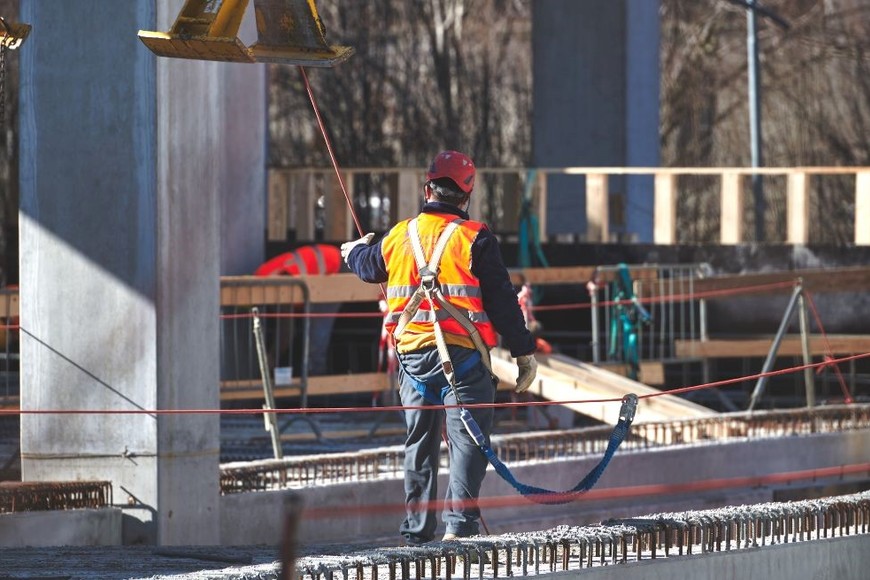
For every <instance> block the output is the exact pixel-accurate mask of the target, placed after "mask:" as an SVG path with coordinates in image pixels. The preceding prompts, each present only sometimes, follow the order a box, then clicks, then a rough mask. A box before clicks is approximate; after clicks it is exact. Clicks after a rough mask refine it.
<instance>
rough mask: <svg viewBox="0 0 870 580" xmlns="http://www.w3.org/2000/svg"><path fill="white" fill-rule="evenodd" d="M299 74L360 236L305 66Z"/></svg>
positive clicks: (383, 292) (359, 229)
mask: <svg viewBox="0 0 870 580" xmlns="http://www.w3.org/2000/svg"><path fill="white" fill-rule="evenodd" d="M299 74H301V75H302V81H303V82H304V83H305V91H306V92H307V93H308V100H309V101H311V108H312V109H314V116H315V117H317V126H318V127H320V134H321V135H323V142H324V143H326V150H327V151H328V152H329V159H330V160H331V161H332V168H333V169H334V170H335V176H336V177H337V178H338V184H339V185H340V186H341V193H343V194H344V200H345V201H346V202H347V208H348V209H349V210H350V215H351V217H352V218H353V223H354V225H355V226H356V231H357V232H359V235H360V236H364V235H366V233H365V231H363V227H362V224H361V223H360V221H359V217H357V215H356V211H355V210H354V209H353V202H352V201H351V199H350V196H349V195H348V194H347V188H346V187H345V185H344V178H342V176H341V171H340V170H339V169H338V161H337V159H336V157H335V151H333V149H332V142H331V141H330V140H329V135H328V134H327V132H326V125H324V124H323V117H321V116H320V109H319V108H318V106H317V101H316V100H315V98H314V91H312V90H311V83H309V82H308V75H307V74H305V67H303V66H300V67H299ZM379 286H380V287H381V294H383V295H384V298H386V297H387V291H386V289H385V288H384V285H383V284H379Z"/></svg>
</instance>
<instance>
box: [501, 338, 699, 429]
mask: <svg viewBox="0 0 870 580" xmlns="http://www.w3.org/2000/svg"><path fill="white" fill-rule="evenodd" d="M537 358H538V375H537V377H536V379H535V381H534V383H532V386H531V387H530V388H529V391H528V392H529V393H531V394H533V395H537V396H539V397H541V398H543V399H547V400H550V401H564V402H565V403H563V406H564V407H567V408H569V409H572V410H574V411H575V412H577V413H581V414H583V415H587V416H589V417H592V418H594V419H597V420H599V421H602V422H604V423H608V424H610V425H613V424H615V423H616V422H617V420H618V419H619V410H620V404H619V403H618V402H607V403H585V402H577V401H597V400H600V399H614V398H618V399H621V398H622V397H623V396H625V395H627V394H628V393H634V394H636V395H638V396H642V395H655V396H653V397H649V398H646V399H643V400H642V401H641V402H640V404H639V405H638V412H637V420H638V421H644V422H645V421H662V420H669V419H677V418H686V417H710V416H713V415H715V414H716V412H715V411H713V410H711V409H708V408H706V407H703V406H701V405H698V404H697V403H692V402H690V401H687V400H685V399H682V398H680V397H677V396H675V395H668V394H662V391H660V390H658V389H654V388H653V387H650V386H648V385H645V384H642V383H639V382H637V381H633V380H631V379H628V378H626V377H622V376H620V375H618V374H616V373H612V372H609V371H607V370H605V369H602V368H598V367H595V366H593V365H591V364H587V363H584V362H581V361H578V360H575V359H572V358H570V357H566V356H562V355H540V356H538V357H537ZM492 362H493V372H494V373H495V374H496V376H498V378H499V379H500V380H501V381H502V382H504V383H507V384H508V386H510V385H511V384H512V383H514V382H515V380H516V376H517V366H516V364H515V361H514V359H512V358H510V357H509V356H508V354H507V353H506V352H505V351H504V350H502V349H495V350H494V351H493V360H492Z"/></svg>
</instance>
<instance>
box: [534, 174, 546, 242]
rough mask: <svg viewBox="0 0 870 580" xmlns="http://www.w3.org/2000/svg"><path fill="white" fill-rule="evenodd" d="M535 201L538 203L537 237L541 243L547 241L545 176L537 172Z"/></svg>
mask: <svg viewBox="0 0 870 580" xmlns="http://www.w3.org/2000/svg"><path fill="white" fill-rule="evenodd" d="M535 199H536V200H537V202H538V205H537V212H538V237H539V238H540V239H541V242H546V241H547V174H546V173H542V172H540V171H538V172H537V173H536V174H535Z"/></svg>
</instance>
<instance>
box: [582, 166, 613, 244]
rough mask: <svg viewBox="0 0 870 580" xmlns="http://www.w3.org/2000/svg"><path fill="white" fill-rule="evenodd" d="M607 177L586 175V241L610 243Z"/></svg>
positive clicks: (597, 174) (593, 174) (603, 175)
mask: <svg viewBox="0 0 870 580" xmlns="http://www.w3.org/2000/svg"><path fill="white" fill-rule="evenodd" d="M607 177H608V176H607V175H606V174H603V173H589V174H587V175H586V241H588V242H609V241H610V215H609V210H610V207H609V205H608V203H609V199H608V196H609V192H608V186H607Z"/></svg>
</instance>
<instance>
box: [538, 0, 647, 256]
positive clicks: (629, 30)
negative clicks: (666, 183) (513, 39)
mask: <svg viewBox="0 0 870 580" xmlns="http://www.w3.org/2000/svg"><path fill="white" fill-rule="evenodd" d="M658 8H659V3H658V2H657V1H653V0H617V1H613V0H585V1H583V2H577V1H576V0H538V1H536V2H533V3H532V12H533V45H534V46H533V48H534V68H533V74H534V112H533V131H534V134H533V163H534V164H535V165H536V166H539V167H566V166H574V167H577V166H580V167H608V166H611V167H621V166H651V167H654V166H657V165H658V164H659V146H658V143H659V137H658V107H659V66H658V52H659V19H658ZM608 190H609V192H610V196H611V198H613V197H614V196H617V197H618V198H619V200H618V201H619V203H617V204H613V205H614V207H615V209H618V208H621V209H622V211H621V212H620V211H611V212H610V216H611V223H610V227H609V231H610V232H615V233H616V234H618V235H621V236H623V237H626V238H628V239H636V240H638V241H644V242H650V241H652V233H653V227H652V226H653V177H652V176H649V177H647V176H643V177H632V178H626V177H620V176H615V177H611V178H610V180H609V183H608ZM547 191H548V206H547V231H548V233H549V234H551V235H553V234H556V235H558V234H584V233H585V232H586V229H587V222H586V214H585V208H586V202H585V184H584V180H583V176H551V177H550V178H549V179H548V185H547ZM620 214H622V217H620Z"/></svg>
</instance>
